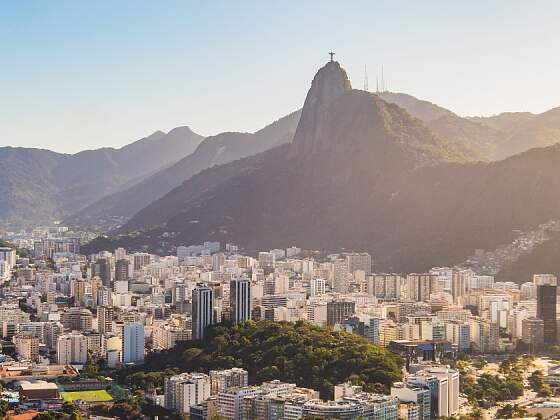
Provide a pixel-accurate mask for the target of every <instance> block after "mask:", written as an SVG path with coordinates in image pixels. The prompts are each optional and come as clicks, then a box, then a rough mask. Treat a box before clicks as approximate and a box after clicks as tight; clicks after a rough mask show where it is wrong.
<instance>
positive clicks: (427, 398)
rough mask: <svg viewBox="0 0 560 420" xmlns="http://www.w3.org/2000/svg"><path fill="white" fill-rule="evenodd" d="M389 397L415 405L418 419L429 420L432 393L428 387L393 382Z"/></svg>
mask: <svg viewBox="0 0 560 420" xmlns="http://www.w3.org/2000/svg"><path fill="white" fill-rule="evenodd" d="M391 396H392V397H397V398H398V399H399V401H403V402H413V403H415V404H416V405H417V408H418V419H419V420H430V417H431V400H432V393H431V391H430V389H429V388H428V387H424V386H414V385H410V384H407V383H404V382H395V383H394V384H393V386H392V387H391Z"/></svg>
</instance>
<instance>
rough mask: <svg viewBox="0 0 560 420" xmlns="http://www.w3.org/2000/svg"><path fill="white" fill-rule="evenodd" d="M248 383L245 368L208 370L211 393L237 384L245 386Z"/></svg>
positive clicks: (213, 393)
mask: <svg viewBox="0 0 560 420" xmlns="http://www.w3.org/2000/svg"><path fill="white" fill-rule="evenodd" d="M248 383H249V374H248V373H247V371H246V370H245V369H241V368H231V369H226V370H211V371H210V386H211V392H210V393H211V394H212V395H217V394H218V393H219V392H224V391H226V390H228V389H229V388H233V387H238V386H247V385H248Z"/></svg>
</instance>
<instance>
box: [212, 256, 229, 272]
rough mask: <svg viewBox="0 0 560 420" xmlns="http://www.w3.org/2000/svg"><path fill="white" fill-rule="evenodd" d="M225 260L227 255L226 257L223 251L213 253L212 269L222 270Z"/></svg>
mask: <svg viewBox="0 0 560 420" xmlns="http://www.w3.org/2000/svg"><path fill="white" fill-rule="evenodd" d="M225 260H226V257H225V255H224V253H223V252H216V253H215V254H213V255H212V270H214V271H220V270H221V268H222V266H223V265H224V262H225Z"/></svg>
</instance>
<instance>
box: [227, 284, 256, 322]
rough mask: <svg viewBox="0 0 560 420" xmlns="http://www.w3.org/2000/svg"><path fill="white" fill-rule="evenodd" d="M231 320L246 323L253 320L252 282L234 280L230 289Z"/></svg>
mask: <svg viewBox="0 0 560 420" xmlns="http://www.w3.org/2000/svg"><path fill="white" fill-rule="evenodd" d="M229 301H230V308H231V320H232V321H233V322H245V321H248V320H249V319H251V280H249V279H247V278H239V279H235V280H232V281H231V282H230V287H229Z"/></svg>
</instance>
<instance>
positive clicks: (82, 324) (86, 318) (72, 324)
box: [60, 307, 93, 331]
mask: <svg viewBox="0 0 560 420" xmlns="http://www.w3.org/2000/svg"><path fill="white" fill-rule="evenodd" d="M92 321H93V315H92V313H91V311H90V310H89V309H86V308H77V307H73V308H68V309H66V310H65V311H64V312H62V314H60V322H61V323H62V325H64V328H66V329H68V330H76V331H89V330H91V325H92Z"/></svg>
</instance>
